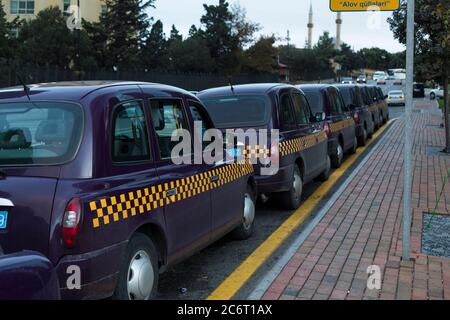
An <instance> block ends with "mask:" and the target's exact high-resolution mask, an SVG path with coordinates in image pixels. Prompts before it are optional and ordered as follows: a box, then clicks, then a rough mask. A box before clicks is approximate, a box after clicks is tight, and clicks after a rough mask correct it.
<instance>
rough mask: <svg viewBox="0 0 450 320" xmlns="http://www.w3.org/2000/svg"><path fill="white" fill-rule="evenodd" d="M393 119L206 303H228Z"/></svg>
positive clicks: (333, 175)
mask: <svg viewBox="0 0 450 320" xmlns="http://www.w3.org/2000/svg"><path fill="white" fill-rule="evenodd" d="M393 121H394V120H390V121H389V122H388V123H387V124H386V125H385V126H384V127H382V128H381V129H379V130H378V131H377V132H376V133H375V134H374V135H373V138H372V140H370V141H369V142H368V143H367V145H366V146H365V147H364V148H359V149H358V150H357V151H356V153H355V154H353V155H351V156H350V157H348V158H347V160H346V161H345V162H344V163H343V165H342V166H341V167H340V168H339V169H336V170H335V171H334V172H333V174H332V175H331V176H330V178H329V179H328V180H327V181H326V182H324V183H323V184H321V185H320V187H319V188H318V189H317V190H316V191H315V192H314V193H313V194H312V195H311V196H309V197H308V199H307V200H306V201H305V202H304V203H303V204H302V205H301V206H300V207H299V208H298V209H297V210H296V211H295V212H294V213H293V214H292V215H291V216H290V217H289V218H288V219H287V220H286V221H285V222H284V223H283V224H282V225H281V226H280V227H278V229H277V230H275V231H274V232H273V233H272V234H271V235H270V236H269V237H268V238H267V239H266V241H264V242H263V243H262V244H261V245H260V246H259V247H258V248H257V249H256V250H255V251H253V252H252V253H251V254H250V256H248V257H247V259H245V260H244V261H243V262H242V263H241V265H239V266H238V267H237V268H236V269H235V270H234V271H233V272H232V273H231V274H230V275H229V276H228V277H227V278H226V279H225V280H224V281H223V282H222V283H221V284H220V285H219V286H218V287H217V288H216V289H215V290H214V291H213V292H212V293H211V294H210V295H209V296H208V298H207V300H230V299H232V298H233V296H234V295H235V294H236V293H237V292H238V291H239V290H240V289H241V288H242V286H243V285H244V284H245V283H246V282H247V281H248V280H249V279H250V277H251V276H252V275H253V274H254V273H255V272H256V271H257V270H258V268H259V267H260V266H261V265H262V264H263V263H264V262H266V261H267V259H268V258H269V257H270V256H271V255H272V254H273V253H274V252H275V251H276V250H277V249H278V248H279V247H280V246H281V245H282V244H283V242H284V241H285V240H286V239H287V238H288V237H289V236H290V235H291V234H292V233H293V232H294V231H295V230H296V229H297V228H298V227H299V226H300V225H301V224H302V223H303V222H304V221H305V220H306V218H308V217H309V216H310V215H311V214H312V212H313V210H314V208H315V207H316V206H317V205H318V204H319V202H320V201H321V200H322V199H323V197H324V196H325V195H326V194H327V193H328V192H329V191H330V190H331V189H332V188H333V186H334V185H335V183H336V182H337V181H338V180H339V179H340V178H341V177H342V176H343V175H344V174H345V172H346V171H347V170H348V169H349V168H350V167H351V166H352V165H353V164H354V163H355V162H356V161H357V160H358V158H359V157H360V156H361V154H362V153H364V151H365V150H366V149H367V148H368V147H369V146H371V145H372V144H373V143H375V142H376V141H377V140H378V138H379V137H380V136H381V134H382V133H383V132H384V131H385V130H386V129H387V128H388V127H389V125H390V124H391V123H392V122H393Z"/></svg>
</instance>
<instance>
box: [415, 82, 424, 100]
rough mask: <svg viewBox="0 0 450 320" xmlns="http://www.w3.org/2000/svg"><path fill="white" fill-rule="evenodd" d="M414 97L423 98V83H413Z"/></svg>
mask: <svg viewBox="0 0 450 320" xmlns="http://www.w3.org/2000/svg"><path fill="white" fill-rule="evenodd" d="M413 97H414V98H425V85H424V84H423V83H414V89H413Z"/></svg>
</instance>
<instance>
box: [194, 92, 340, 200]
mask: <svg viewBox="0 0 450 320" xmlns="http://www.w3.org/2000/svg"><path fill="white" fill-rule="evenodd" d="M198 97H199V99H200V100H201V101H202V102H203V103H204V104H205V105H206V108H207V110H208V113H209V114H210V115H211V117H212V119H213V121H214V124H215V125H216V127H218V128H219V129H222V130H226V129H242V130H243V131H247V130H258V129H266V130H268V131H269V130H271V129H277V130H279V132H280V143H279V147H277V146H278V144H277V143H276V142H275V145H273V146H271V147H270V150H269V148H268V146H266V147H265V148H264V147H263V146H260V145H259V144H261V142H258V145H257V146H255V145H246V146H245V148H246V152H247V153H248V154H250V155H251V154H255V152H259V154H261V151H262V154H267V153H270V156H271V157H275V158H278V159H279V160H278V161H279V167H280V168H279V170H278V173H276V174H274V175H271V176H267V175H261V174H260V172H261V167H262V165H255V166H254V167H255V178H256V183H257V190H258V192H259V193H260V195H267V196H270V195H271V194H277V195H279V196H280V201H281V205H282V206H283V207H284V208H286V209H296V208H298V206H299V205H300V201H301V195H302V191H303V185H304V184H306V183H308V182H310V181H312V180H313V179H316V178H318V179H320V180H327V179H328V177H329V175H330V168H331V160H330V157H329V156H328V148H327V146H328V142H327V134H326V132H325V131H324V130H323V129H322V128H321V127H320V122H321V121H322V120H324V119H325V114H324V113H323V110H321V109H316V108H314V109H313V111H311V108H310V105H309V103H308V100H307V99H306V97H305V94H304V93H303V92H302V91H301V90H299V89H297V88H296V87H294V86H291V85H287V84H247V85H239V86H234V88H233V89H231V88H230V87H229V86H228V87H222V88H214V89H209V90H205V91H202V92H200V93H199V95H198ZM266 149H267V151H266Z"/></svg>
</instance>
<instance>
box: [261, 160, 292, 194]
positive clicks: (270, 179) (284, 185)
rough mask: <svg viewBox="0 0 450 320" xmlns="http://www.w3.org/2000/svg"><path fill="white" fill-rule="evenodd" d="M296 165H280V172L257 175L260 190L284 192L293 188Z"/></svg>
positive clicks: (263, 191)
mask: <svg viewBox="0 0 450 320" xmlns="http://www.w3.org/2000/svg"><path fill="white" fill-rule="evenodd" d="M293 171H294V165H293V164H291V165H288V166H284V167H280V169H279V170H278V173H277V174H275V175H272V176H261V175H257V176H255V179H256V184H257V188H258V192H259V193H260V194H261V193H276V192H284V191H287V190H289V189H290V188H291V185H292V175H293Z"/></svg>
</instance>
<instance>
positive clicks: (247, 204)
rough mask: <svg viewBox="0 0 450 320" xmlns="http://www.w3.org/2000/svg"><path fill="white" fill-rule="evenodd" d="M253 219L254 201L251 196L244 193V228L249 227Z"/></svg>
mask: <svg viewBox="0 0 450 320" xmlns="http://www.w3.org/2000/svg"><path fill="white" fill-rule="evenodd" d="M254 220H255V203H254V202H253V200H252V197H251V196H250V195H249V194H248V193H246V194H245V200H244V228H245V229H246V230H248V229H250V228H251V227H252V225H253V221H254Z"/></svg>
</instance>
